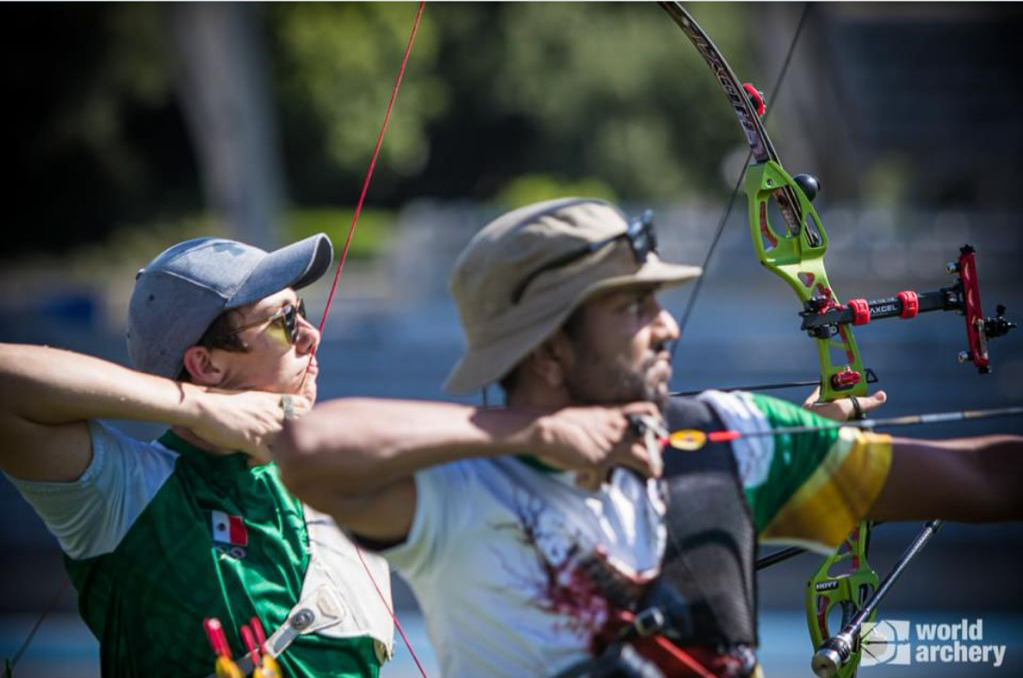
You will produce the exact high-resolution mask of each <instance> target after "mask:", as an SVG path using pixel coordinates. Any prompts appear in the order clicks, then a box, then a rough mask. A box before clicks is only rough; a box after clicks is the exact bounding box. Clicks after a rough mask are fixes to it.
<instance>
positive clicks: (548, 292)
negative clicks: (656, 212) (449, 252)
mask: <svg viewBox="0 0 1023 678" xmlns="http://www.w3.org/2000/svg"><path fill="white" fill-rule="evenodd" d="M628 228H629V223H628V222H627V220H626V219H625V217H624V216H623V215H622V213H621V212H620V211H618V209H617V208H615V207H614V206H612V205H611V204H609V203H607V202H604V201H602V200H594V199H588V198H561V199H558V200H551V201H547V202H542V203H536V204H533V205H527V206H526V207H521V208H519V209H517V210H514V211H512V212H509V213H507V214H505V215H503V216H501V217H498V218H497V219H495V220H494V221H492V222H490V223H489V224H487V225H486V226H485V227H484V228H483V229H482V230H481V231H480V232H479V233H477V234H476V235H475V237H473V239H472V240H471V241H470V242H469V244H468V246H467V247H466V248H465V250H464V251H463V252H462V254H461V255H460V256H459V257H458V260H457V261H456V263H455V269H454V273H453V274H452V276H451V280H450V282H449V287H450V290H451V296H452V297H453V298H454V300H455V305H456V306H457V307H458V316H459V320H460V322H461V324H462V330H463V331H464V333H465V338H466V342H467V344H468V346H467V348H466V352H465V355H464V356H463V357H462V359H461V360H460V361H459V362H458V364H457V365H455V368H454V369H453V370H452V371H451V374H450V375H449V376H448V379H447V381H446V382H445V384H444V388H445V389H446V390H447V391H449V392H451V393H456V394H465V393H471V392H472V391H475V390H476V389H479V388H482V387H483V386H485V385H487V384H489V383H491V382H493V381H496V380H498V379H500V378H501V377H503V376H504V375H505V374H507V373H508V372H509V371H510V370H511V369H512V368H513V367H515V365H517V364H518V362H519V361H520V360H522V358H524V357H525V356H526V355H528V354H529V352H530V351H532V350H533V349H534V348H536V347H537V346H539V345H540V344H541V343H543V342H544V340H546V339H547V338H548V337H550V336H551V335H552V334H554V332H555V331H557V330H558V328H560V327H561V325H562V324H563V323H564V322H565V320H567V319H568V316H569V315H571V313H572V311H574V310H575V309H576V307H578V306H579V305H580V304H581V303H582V302H583V301H585V300H586V299H587V298H589V297H590V296H592V295H594V294H596V293H597V292H602V291H604V290H608V289H614V288H619V287H628V286H631V285H637V284H644V283H660V284H662V285H681V284H683V283H686V282H689V281H690V280H693V279H694V278H696V277H698V276H699V275H700V273H702V270H701V269H700V268H699V267H698V266H682V265H677V264H668V263H665V262H663V261H661V260H660V259H659V258H658V257H657V255H656V254H655V253H653V252H651V253H649V254H648V255H647V256H646V259H645V261H643V262H638V261H637V260H636V256H635V255H634V254H633V250H632V248H631V247H630V245H629V240H628V239H627V238H626V231H627V229H628ZM616 236H621V238H620V239H618V238H616ZM605 241H606V242H607V244H606V246H600V243H602V242H605ZM594 243H596V244H597V245H594ZM591 246H593V251H590V252H587V248H590V247H591ZM575 253H579V255H580V256H579V257H578V258H576V257H575V256H574V254H575ZM561 261H564V262H565V263H564V264H563V265H561V264H559V262H561ZM548 267H549V268H548ZM538 271H539V273H537V272H538ZM523 284H525V287H523Z"/></svg>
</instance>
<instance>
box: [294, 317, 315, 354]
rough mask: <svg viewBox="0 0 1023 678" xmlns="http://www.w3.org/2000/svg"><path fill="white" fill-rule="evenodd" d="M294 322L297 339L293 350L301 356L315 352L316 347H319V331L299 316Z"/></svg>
mask: <svg viewBox="0 0 1023 678" xmlns="http://www.w3.org/2000/svg"><path fill="white" fill-rule="evenodd" d="M296 322H297V323H298V338H297V339H296V341H295V349H296V350H297V351H298V352H299V353H301V354H307V353H313V352H315V351H316V347H317V346H319V345H320V331H319V330H318V329H316V328H315V327H313V324H312V323H311V322H309V321H308V320H306V319H305V318H303V317H301V316H299V317H298V318H297V319H296Z"/></svg>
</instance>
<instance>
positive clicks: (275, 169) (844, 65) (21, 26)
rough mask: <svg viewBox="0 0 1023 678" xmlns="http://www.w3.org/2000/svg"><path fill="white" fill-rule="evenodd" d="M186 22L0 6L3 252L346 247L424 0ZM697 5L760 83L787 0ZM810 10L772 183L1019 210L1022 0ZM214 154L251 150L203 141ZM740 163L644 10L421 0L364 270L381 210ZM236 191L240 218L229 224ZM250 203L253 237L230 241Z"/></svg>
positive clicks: (722, 107) (647, 198) (689, 181)
mask: <svg viewBox="0 0 1023 678" xmlns="http://www.w3.org/2000/svg"><path fill="white" fill-rule="evenodd" d="M191 7H192V5H191V4H190V3H183V4H175V3H167V4H157V3H153V4H144V3H109V4H104V3H87V4H84V3H83V4H63V3H39V4H26V3H5V4H3V5H0V18H2V20H3V25H4V26H5V28H6V32H5V36H6V37H5V40H4V41H2V42H0V57H2V64H3V65H2V68H3V69H4V73H5V77H4V82H5V84H6V86H7V87H6V94H7V96H6V97H5V98H6V100H7V102H8V105H7V106H5V107H4V113H3V114H4V119H5V122H6V129H7V130H8V134H7V139H8V144H7V147H6V151H7V153H6V160H7V165H8V168H9V170H8V177H9V179H8V181H7V185H6V187H5V188H6V189H7V190H6V191H5V193H6V194H7V195H8V196H9V197H10V199H9V200H8V201H7V203H6V205H5V208H6V210H5V215H4V218H5V234H6V235H7V237H6V238H5V241H4V246H3V250H2V252H0V260H2V261H5V262H11V261H15V260H18V261H24V260H25V259H26V258H31V256H37V255H39V254H41V253H46V254H47V255H50V256H52V255H59V254H60V253H62V252H66V251H68V250H73V249H76V248H78V247H80V246H82V245H86V244H91V245H96V244H97V243H106V244H107V245H109V246H110V247H113V248H122V249H123V248H126V247H132V246H133V245H132V243H137V242H138V241H139V240H140V239H141V240H143V241H145V242H146V244H147V245H151V244H152V243H155V242H162V243H166V242H172V241H173V240H175V239H177V238H179V237H181V236H182V235H187V234H192V233H194V231H195V225H196V224H204V225H205V228H206V231H205V232H207V233H211V234H223V235H229V236H234V237H239V238H242V239H246V238H248V239H251V240H252V241H253V242H257V243H260V244H264V245H272V244H274V241H276V242H277V243H279V242H284V241H288V240H291V239H293V238H295V237H299V236H301V235H303V234H306V233H308V232H309V231H310V230H326V231H328V232H330V233H331V235H332V236H334V237H335V239H338V237H339V236H338V234H340V233H342V232H343V231H344V229H345V228H346V227H347V225H348V223H349V218H348V216H347V215H350V213H351V208H352V206H353V205H354V204H355V202H356V200H357V197H358V194H359V191H360V189H361V185H362V179H363V176H364V173H365V171H366V166H367V164H368V160H369V157H370V154H371V151H372V149H373V142H374V140H375V139H376V137H377V134H378V132H379V127H380V123H381V120H382V118H383V114H384V110H385V106H386V103H387V99H388V96H389V94H390V91H391V87H392V85H393V81H394V76H395V73H396V71H397V68H398V66H399V63H400V58H401V55H402V52H403V49H404V47H405V44H406V41H407V38H408V30H409V27H410V26H411V23H412V19H413V16H414V14H415V11H416V5H415V4H414V3H301V2H296V3H252V4H230V5H215V4H212V5H206V7H209V8H217V7H219V8H226V9H210V10H206V9H204V8H201V7H200V8H199V9H190V8H191ZM692 10H693V12H694V14H696V16H697V18H698V19H699V20H700V22H701V23H702V24H703V25H704V27H705V28H706V29H707V31H708V32H709V33H710V34H711V35H713V36H714V40H715V41H716V43H717V44H718V46H719V47H720V49H721V51H722V52H723V53H724V54H726V55H727V57H728V59H729V61H730V62H731V64H732V66H733V67H734V68H735V70H736V72H737V73H739V74H740V77H741V78H742V79H744V80H748V81H751V82H753V83H756V84H757V85H758V86H759V87H760V88H761V89H762V90H764V91H765V92H766V91H769V90H770V88H771V87H772V86H773V84H774V81H775V79H776V77H777V73H778V71H779V68H780V65H781V62H782V60H783V57H784V54H785V52H786V50H787V49H788V47H789V42H790V40H791V36H792V34H793V31H794V30H795V25H796V24H797V20H798V18H799V13H800V11H801V10H802V5H792V4H787V3H768V4H766V5H763V6H760V5H753V4H748V3H697V4H694V6H693V8H692ZM813 10H814V11H813V12H811V18H810V21H809V22H808V24H807V28H806V30H805V31H804V36H803V38H802V40H801V43H800V45H799V49H798V51H797V53H796V55H795V58H794V59H793V68H792V70H791V72H790V73H788V75H787V76H786V79H785V81H784V87H783V88H782V90H781V92H780V94H779V96H778V97H777V99H778V100H777V101H776V102H772V101H769V102H768V105H769V107H770V106H774V105H775V104H777V106H775V107H778V108H783V109H785V110H783V111H776V115H774V116H773V118H772V119H771V121H770V123H769V124H768V127H769V128H770V130H771V133H772V135H773V136H774V137H775V141H776V142H778V144H779V147H783V148H784V153H783V154H782V155H783V156H784V157H785V159H786V163H787V165H788V166H790V167H791V168H792V169H793V170H794V171H802V170H805V169H811V170H815V171H816V172H818V173H819V174H820V176H822V177H823V178H824V179H825V187H826V193H825V195H824V199H825V200H847V201H848V200H855V201H857V202H859V203H861V204H867V205H876V206H883V207H885V208H887V209H892V210H896V211H898V210H900V209H904V208H906V206H909V205H914V204H915V205H917V206H923V207H933V208H940V209H949V208H951V209H966V210H971V209H992V208H994V209H1002V210H1005V209H1010V208H1011V205H1012V197H1013V196H1014V194H1015V179H1014V175H1015V168H1016V166H1017V163H1018V161H1017V158H1018V156H1019V153H1020V152H1023V132H1021V128H1020V126H1019V125H1018V124H1017V122H1016V118H1017V117H1018V116H1017V115H1016V113H1015V112H1016V111H1018V110H1019V109H1020V107H1021V106H1023V90H1020V89H1019V88H1011V87H1004V86H1001V84H999V83H1002V82H1003V81H1007V80H1006V79H1007V78H1011V77H1012V76H1011V74H1012V73H1014V72H1015V66H1016V64H1018V63H1020V61H1021V58H1020V42H1019V41H1018V40H1016V39H1015V35H1016V34H1017V32H1018V30H1017V29H1018V28H1019V27H1020V25H1021V23H1023V22H1021V15H1023V12H1021V11H1020V8H1019V6H1009V7H1008V8H1006V6H1004V5H1001V6H998V5H987V4H983V3H973V4H969V5H966V4H959V3H938V4H927V3H925V4H921V3H912V4H911V5H904V4H899V3H893V4H887V3H882V4H865V5H864V4H849V3H825V4H822V5H814V6H813ZM217 12H220V13H221V15H220V16H217ZM218 21H219V22H220V23H219V24H217V22H218ZM215 24H216V25H219V28H217V27H216V25H215ZM217 31H219V33H218V32H217ZM204 33H206V34H207V35H203V34H204ZM235 33H244V34H245V35H244V36H243V37H244V39H240V40H238V39H236V38H237V35H234V34H235ZM203 40H205V42H203ZM232 40H234V42H232ZM227 43H231V44H230V46H227V47H224V45H225V44H227ZM935 44H941V45H944V46H945V47H944V48H943V49H941V50H935V49H933V46H934V45H935ZM218 49H220V51H217V50H218ZM201 50H206V51H205V52H204V51H201ZM236 60H237V61H238V63H233V62H234V61H236ZM239 64H240V65H239ZM978 73H981V74H984V77H979V76H978V75H977V74H978ZM218 78H219V79H220V80H218ZM249 80H250V81H252V82H251V83H248V84H250V85H254V86H251V87H248V88H246V83H245V81H249ZM196 81H205V82H200V83H199V84H198V85H197V82H196ZM239 83H241V84H239ZM230 90H236V91H235V92H234V93H233V94H231V95H230V96H224V97H222V98H221V99H217V96H218V92H227V91H230ZM204 97H205V100H204ZM232 97H234V98H232ZM211 102H212V103H211ZM218 106H219V111H218ZM204 116H205V117H204ZM218 116H219V117H218ZM232 136H234V137H239V138H244V139H243V140H242V141H240V142H238V141H237V140H232ZM231 143H236V145H245V144H248V146H249V149H250V152H248V153H245V152H239V151H238V150H237V149H233V150H232V149H231V148H226V151H225V148H219V149H218V148H215V147H216V146H217V144H227V145H228V146H230V144H231ZM252 148H256V149H259V151H258V152H251V149H252ZM266 149H269V150H266ZM264 151H265V152H264ZM232 153H234V155H232ZM745 155H746V149H745V145H744V141H743V139H742V137H741V135H740V134H739V133H738V130H737V129H736V125H735V118H734V116H733V115H732V113H731V111H730V110H729V105H728V103H727V102H726V100H725V98H724V97H722V96H721V92H720V88H719V86H718V85H717V83H716V82H715V81H714V78H713V77H712V76H711V75H710V73H709V72H708V71H707V68H706V66H705V65H704V64H703V63H702V61H701V59H700V57H699V56H698V54H697V53H696V51H695V50H694V49H692V46H691V45H690V44H688V41H687V40H685V39H684V37H683V36H682V35H680V34H679V31H678V28H677V27H676V26H675V25H673V24H672V22H671V21H669V20H668V19H667V18H666V17H665V16H664V14H663V13H662V12H661V11H660V10H659V8H657V7H656V6H655V5H654V4H653V3H535V2H522V3H437V4H432V5H429V6H428V7H427V10H426V13H425V15H424V19H423V23H422V26H421V28H420V30H419V35H418V38H417V42H416V45H415V51H414V53H413V55H412V58H411V60H410V63H409V68H408V72H407V75H406V78H405V82H404V85H403V87H402V90H401V97H400V99H399V100H398V104H397V108H396V110H395V113H394V115H393V117H392V120H391V126H390V129H389V131H388V135H387V139H386V143H385V144H384V146H383V153H382V156H381V160H380V166H379V170H380V171H378V172H377V173H376V175H375V177H374V182H373V185H372V190H371V191H370V194H369V205H370V206H371V207H372V208H373V209H374V210H376V212H374V214H373V216H372V217H371V218H369V219H368V220H367V224H366V229H365V232H361V233H360V237H359V238H357V239H356V241H355V248H356V249H355V251H354V254H355V255H356V256H363V257H371V256H373V254H374V253H375V252H378V251H379V250H380V249H381V248H382V247H385V246H386V244H387V243H388V242H389V241H390V239H391V238H392V236H393V233H392V232H391V228H392V221H393V219H391V218H390V216H389V215H393V214H394V213H395V212H396V210H398V209H399V208H401V207H402V206H404V205H407V204H409V203H410V202H412V201H415V200H416V199H419V198H428V199H429V198H432V199H438V200H441V201H452V202H458V201H462V202H469V203H474V204H481V205H487V206H488V209H491V210H496V209H504V208H509V207H513V206H516V205H520V204H522V203H524V202H528V201H530V200H538V199H543V198H548V197H553V196H556V195H564V194H567V193H576V194H579V193H585V194H590V195H597V196H601V197H605V198H608V199H611V200H617V201H626V202H631V203H636V202H644V203H660V204H667V203H671V204H679V203H684V202H688V203H700V204H704V205H706V204H713V203H716V202H720V201H721V200H722V199H723V198H724V196H726V195H727V193H728V192H729V190H730V188H731V186H732V184H733V183H734V181H735V177H736V176H737V173H738V171H739V166H740V164H741V160H742V158H744V157H745ZM211 158H212V159H213V160H211ZM217 158H220V160H221V162H220V163H219V164H218V163H217V162H216V159H217ZM239 166H241V167H242V168H243V169H238V167H239ZM246 167H247V168H249V169H248V171H246V170H245V168H246ZM260 168H262V169H260ZM225 187H227V188H226V189H225ZM246 187H248V189H247V190H248V195H247V196H246V195H245V190H246ZM231 190H234V193H232V192H231ZM218 191H219V193H220V195H217V193H218ZM253 198H255V200H253ZM259 198H265V200H264V201H263V202H262V203H261V202H260V201H259ZM246 200H249V201H251V202H253V204H254V205H255V206H254V207H251V206H250V207H251V208H250V209H249V210H245V209H236V210H235V212H236V214H235V215H234V221H233V222H232V221H231V219H230V218H228V217H229V216H230V215H227V213H228V212H230V211H231V207H232V205H237V204H239V203H244V202H245V201H246ZM264 213H268V214H270V216H269V221H271V222H273V223H272V224H271V228H270V230H269V234H267V232H266V231H260V230H259V228H262V227H261V226H259V227H257V226H255V225H252V226H245V224H253V223H254V221H256V220H257V219H255V218H253V215H256V216H258V215H260V214H264ZM239 215H240V216H239ZM370 221H372V222H373V223H372V224H370V223H369V222H370ZM246 229H248V230H246ZM125 234H134V235H131V236H126V235H125ZM260 234H262V235H260ZM155 251H158V249H155V250H154V249H153V248H152V247H150V248H149V249H146V250H145V254H137V253H130V254H128V253H126V254H124V255H123V257H121V258H123V259H125V260H140V259H141V260H143V261H144V260H145V259H147V258H148V257H149V256H152V254H153V253H155ZM113 256H118V255H113Z"/></svg>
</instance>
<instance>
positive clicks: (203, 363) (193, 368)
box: [182, 346, 226, 386]
mask: <svg viewBox="0 0 1023 678" xmlns="http://www.w3.org/2000/svg"><path fill="white" fill-rule="evenodd" d="M182 363H183V364H184V367H185V370H186V371H187V372H188V374H189V375H190V376H191V377H192V383H193V384H198V385H200V386H219V385H220V384H221V383H222V382H223V381H224V377H225V376H226V373H225V371H224V369H223V368H222V367H221V365H219V364H218V363H217V361H216V360H214V359H213V354H212V353H211V352H210V350H209V349H208V348H206V347H205V346H191V347H189V348H188V349H186V350H185V357H184V359H183V360H182Z"/></svg>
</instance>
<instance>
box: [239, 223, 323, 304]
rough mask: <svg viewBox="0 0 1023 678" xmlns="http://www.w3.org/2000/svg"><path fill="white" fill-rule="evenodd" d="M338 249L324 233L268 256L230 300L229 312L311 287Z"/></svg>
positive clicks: (275, 251) (253, 270)
mask: <svg viewBox="0 0 1023 678" xmlns="http://www.w3.org/2000/svg"><path fill="white" fill-rule="evenodd" d="M333 258H334V248H333V246H332V245H331V244H330V238H328V237H327V236H326V235H324V234H323V233H318V234H316V235H313V236H310V237H308V238H305V239H304V240H299V241H298V242H295V243H292V244H290V245H287V246H286V247H282V248H280V249H278V250H274V251H273V252H270V253H268V254H267V255H266V256H265V257H264V258H263V260H262V261H260V262H259V264H258V265H257V266H256V267H255V268H254V269H252V273H250V274H249V277H248V278H247V279H246V280H245V282H244V283H242V285H241V286H240V287H239V288H238V291H237V292H235V294H234V296H233V297H231V298H230V299H228V300H227V304H226V306H225V308H228V309H231V308H238V307H240V306H245V305H246V304H251V303H254V302H257V301H259V300H260V299H264V298H266V297H268V296H270V295H271V294H276V293H277V292H280V291H281V290H283V289H285V288H287V287H291V288H293V289H296V290H298V289H301V288H303V287H306V286H307V285H311V284H312V283H314V282H316V281H317V280H319V279H320V277H321V276H322V275H323V274H324V273H326V272H327V269H329V268H330V263H331V261H333Z"/></svg>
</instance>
